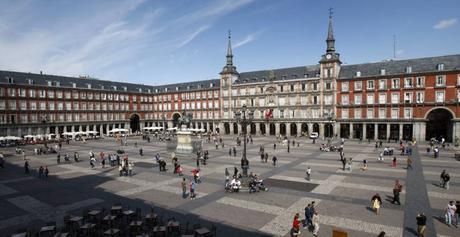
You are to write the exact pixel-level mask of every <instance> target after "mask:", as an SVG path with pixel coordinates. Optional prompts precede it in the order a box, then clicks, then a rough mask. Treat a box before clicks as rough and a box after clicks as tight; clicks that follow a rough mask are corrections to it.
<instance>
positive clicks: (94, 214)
mask: <svg viewBox="0 0 460 237" xmlns="http://www.w3.org/2000/svg"><path fill="white" fill-rule="evenodd" d="M100 213H101V210H92V211H90V212H88V215H90V216H97V215H99V214H100Z"/></svg>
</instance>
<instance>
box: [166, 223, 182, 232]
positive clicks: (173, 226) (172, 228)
mask: <svg viewBox="0 0 460 237" xmlns="http://www.w3.org/2000/svg"><path fill="white" fill-rule="evenodd" d="M168 232H169V233H179V234H180V222H178V221H170V222H168Z"/></svg>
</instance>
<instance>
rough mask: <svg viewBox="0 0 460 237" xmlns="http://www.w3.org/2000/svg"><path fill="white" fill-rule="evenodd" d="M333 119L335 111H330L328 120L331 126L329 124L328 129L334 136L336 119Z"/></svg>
mask: <svg viewBox="0 0 460 237" xmlns="http://www.w3.org/2000/svg"><path fill="white" fill-rule="evenodd" d="M333 119H334V112H333V111H329V114H328V115H327V120H328V122H329V124H330V126H328V129H327V130H328V133H329V135H330V136H331V138H333V137H334V123H333V122H334V121H333ZM331 130H332V131H331ZM350 136H351V134H350Z"/></svg>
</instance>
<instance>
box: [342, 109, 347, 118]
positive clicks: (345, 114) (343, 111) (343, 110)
mask: <svg viewBox="0 0 460 237" xmlns="http://www.w3.org/2000/svg"><path fill="white" fill-rule="evenodd" d="M342 118H344V119H347V118H348V109H342Z"/></svg>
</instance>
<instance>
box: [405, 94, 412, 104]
mask: <svg viewBox="0 0 460 237" xmlns="http://www.w3.org/2000/svg"><path fill="white" fill-rule="evenodd" d="M404 103H412V92H405V93H404Z"/></svg>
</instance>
